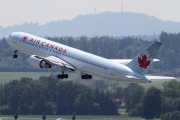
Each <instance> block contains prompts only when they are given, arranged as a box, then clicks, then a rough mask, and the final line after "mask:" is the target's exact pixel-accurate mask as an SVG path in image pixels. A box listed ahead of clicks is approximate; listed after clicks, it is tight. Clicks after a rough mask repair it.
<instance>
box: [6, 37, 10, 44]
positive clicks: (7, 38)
mask: <svg viewBox="0 0 180 120" xmlns="http://www.w3.org/2000/svg"><path fill="white" fill-rule="evenodd" d="M5 40H6V42H7V43H8V44H9V43H10V41H11V40H10V35H8V36H6V37H5Z"/></svg>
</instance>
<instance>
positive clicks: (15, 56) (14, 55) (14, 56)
mask: <svg viewBox="0 0 180 120" xmlns="http://www.w3.org/2000/svg"><path fill="white" fill-rule="evenodd" d="M16 53H17V50H15V51H14V54H13V58H17V57H18V56H17V54H16Z"/></svg>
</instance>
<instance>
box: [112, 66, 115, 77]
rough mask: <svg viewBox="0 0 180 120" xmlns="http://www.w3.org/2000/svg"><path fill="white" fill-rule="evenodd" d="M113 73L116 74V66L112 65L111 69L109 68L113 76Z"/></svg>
mask: <svg viewBox="0 0 180 120" xmlns="http://www.w3.org/2000/svg"><path fill="white" fill-rule="evenodd" d="M115 74H116V68H114V67H113V68H112V70H111V75H112V76H115Z"/></svg>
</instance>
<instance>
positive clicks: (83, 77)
mask: <svg viewBox="0 0 180 120" xmlns="http://www.w3.org/2000/svg"><path fill="white" fill-rule="evenodd" d="M81 78H82V79H92V75H82V76H81Z"/></svg>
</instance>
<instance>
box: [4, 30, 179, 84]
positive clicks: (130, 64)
mask: <svg viewBox="0 0 180 120" xmlns="http://www.w3.org/2000/svg"><path fill="white" fill-rule="evenodd" d="M5 40H6V41H7V43H8V44H9V45H10V46H11V47H12V48H14V49H15V51H14V54H13V58H17V57H18V55H17V52H18V51H20V52H23V53H26V54H29V55H30V57H29V62H30V64H31V65H33V66H35V67H39V68H51V67H53V66H55V65H57V66H60V67H61V70H60V71H61V74H58V75H57V77H58V78H59V79H64V78H68V74H65V72H66V70H67V69H69V70H71V71H75V72H78V73H81V78H82V79H92V76H95V77H100V78H103V79H105V80H112V81H117V82H118V81H125V82H131V83H151V82H152V81H153V80H173V79H176V78H175V77H167V76H150V75H146V72H147V70H148V69H149V67H150V65H151V64H152V62H156V61H159V60H158V59H154V58H155V56H156V54H157V52H158V51H159V49H160V47H161V45H162V43H160V42H157V41H156V42H154V43H152V44H151V45H150V46H149V47H147V48H146V49H145V50H143V51H142V52H141V53H140V54H138V55H137V56H136V57H135V58H134V59H132V60H131V59H125V60H123V59H106V58H103V57H100V56H97V55H94V54H91V53H87V52H85V51H82V50H78V49H75V48H72V47H69V46H66V45H63V44H61V43H57V42H54V41H51V40H47V39H45V38H41V37H38V36H35V35H31V34H29V33H25V32H13V33H11V34H10V35H8V36H6V37H5Z"/></svg>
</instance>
